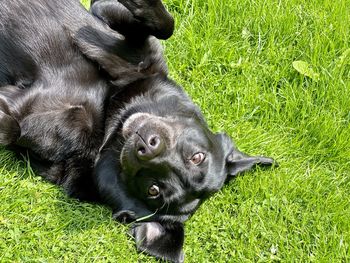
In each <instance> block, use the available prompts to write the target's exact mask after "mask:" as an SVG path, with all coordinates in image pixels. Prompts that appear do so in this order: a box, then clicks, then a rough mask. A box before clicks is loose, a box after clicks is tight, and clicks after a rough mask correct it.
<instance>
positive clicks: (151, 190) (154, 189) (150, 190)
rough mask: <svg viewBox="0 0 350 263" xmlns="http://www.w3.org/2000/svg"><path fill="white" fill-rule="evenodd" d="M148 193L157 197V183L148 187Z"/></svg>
mask: <svg viewBox="0 0 350 263" xmlns="http://www.w3.org/2000/svg"><path fill="white" fill-rule="evenodd" d="M148 195H149V196H150V197H158V196H159V187H158V186H157V185H155V184H154V185H152V186H150V188H148Z"/></svg>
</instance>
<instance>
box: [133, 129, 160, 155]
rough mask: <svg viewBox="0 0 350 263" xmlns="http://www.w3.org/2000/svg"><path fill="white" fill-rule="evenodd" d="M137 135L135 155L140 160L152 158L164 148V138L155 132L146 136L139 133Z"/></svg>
mask: <svg viewBox="0 0 350 263" xmlns="http://www.w3.org/2000/svg"><path fill="white" fill-rule="evenodd" d="M139 137H140V138H139V140H138V142H137V145H136V156H137V158H139V159H140V160H144V161H145V160H152V159H153V158H155V157H157V156H158V155H159V154H160V153H162V152H163V150H164V149H165V144H164V140H163V139H162V138H161V137H160V136H159V135H157V134H150V135H148V136H146V138H143V137H142V136H141V135H140V134H139Z"/></svg>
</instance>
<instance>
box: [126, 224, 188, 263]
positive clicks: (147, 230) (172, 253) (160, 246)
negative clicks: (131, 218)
mask: <svg viewBox="0 0 350 263" xmlns="http://www.w3.org/2000/svg"><path fill="white" fill-rule="evenodd" d="M131 233H132V235H133V236H134V238H135V241H136V247H137V249H138V250H139V251H141V252H145V253H147V254H149V255H152V256H155V257H157V258H159V259H162V260H167V261H171V262H176V263H182V262H184V254H183V251H182V247H183V243H184V226H183V224H182V223H179V222H171V223H170V224H165V223H163V222H146V223H137V224H135V225H134V226H133V227H132V229H131Z"/></svg>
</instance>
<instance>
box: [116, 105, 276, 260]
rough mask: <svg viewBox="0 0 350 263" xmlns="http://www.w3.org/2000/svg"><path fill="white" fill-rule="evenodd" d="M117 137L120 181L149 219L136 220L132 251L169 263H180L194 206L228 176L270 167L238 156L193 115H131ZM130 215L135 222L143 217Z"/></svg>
mask: <svg viewBox="0 0 350 263" xmlns="http://www.w3.org/2000/svg"><path fill="white" fill-rule="evenodd" d="M174 110H175V109H174ZM120 133H121V136H122V138H123V143H122V145H123V146H122V149H121V152H120V166H121V171H122V172H121V174H120V176H121V177H122V180H123V182H124V183H125V185H126V188H127V190H128V192H129V193H130V196H132V197H133V198H135V199H137V200H138V201H139V202H141V203H142V204H144V205H145V206H146V207H147V208H148V210H149V211H151V215H152V216H150V217H147V216H146V217H144V218H142V219H140V218H139V220H138V221H139V222H138V223H137V224H135V225H134V227H133V228H132V234H133V236H134V237H135V239H136V243H137V246H138V248H139V249H140V250H142V251H147V252H148V253H149V254H152V255H155V256H157V257H160V258H166V259H168V260H169V259H170V260H172V261H174V262H181V261H182V260H183V253H182V245H183V240H184V230H183V222H184V221H185V220H187V219H188V218H189V217H190V216H191V215H192V214H193V213H194V212H195V211H196V209H197V208H198V207H199V206H200V204H201V203H202V202H203V201H204V200H205V199H206V198H207V197H209V196H210V195H211V194H213V193H215V192H217V191H218V190H220V189H221V188H222V186H223V185H224V183H225V182H226V181H227V180H228V179H229V178H230V177H233V176H236V175H237V174H239V173H242V172H245V171H247V170H250V169H251V168H253V167H254V166H255V165H257V164H258V165H263V166H271V165H272V164H273V162H274V161H273V159H271V158H266V157H250V156H248V155H246V154H243V153H242V152H240V151H238V150H237V149H236V148H235V146H234V145H233V143H232V141H231V139H230V138H229V137H228V136H227V135H225V134H222V133H219V134H214V133H212V132H211V131H210V130H209V128H208V127H207V125H206V124H205V122H204V121H203V120H202V119H201V118H200V117H196V116H194V115H193V114H189V115H188V116H183V115H181V114H179V115H177V114H174V115H172V116H171V117H164V116H159V115H157V114H152V113H145V112H138V113H134V114H131V115H130V116H129V117H128V118H126V120H125V121H124V122H123V125H122V129H121V132H120ZM132 212H133V215H136V218H138V217H143V216H144V215H142V213H141V212H140V213H141V214H139V211H132ZM123 216H125V214H123ZM145 221H147V222H145Z"/></svg>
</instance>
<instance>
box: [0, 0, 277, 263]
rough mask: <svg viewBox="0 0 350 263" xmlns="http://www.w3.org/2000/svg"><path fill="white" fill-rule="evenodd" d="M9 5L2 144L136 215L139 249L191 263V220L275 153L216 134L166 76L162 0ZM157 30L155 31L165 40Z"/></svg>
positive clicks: (76, 192) (0, 66) (0, 91)
mask: <svg viewBox="0 0 350 263" xmlns="http://www.w3.org/2000/svg"><path fill="white" fill-rule="evenodd" d="M91 10H92V13H93V15H92V14H90V13H88V12H87V11H85V9H84V8H83V7H82V6H81V5H80V3H79V2H78V0H61V1H56V0H33V1H29V2H28V1H25V0H12V1H1V2H0V144H2V145H6V146H8V147H10V148H12V149H14V150H15V151H17V152H22V151H27V152H28V153H29V156H30V158H31V163H32V165H33V167H34V168H35V169H36V170H37V172H38V173H39V174H40V175H41V176H43V177H44V178H46V179H47V180H49V181H51V182H53V183H55V184H58V185H61V186H62V187H63V188H64V189H65V190H66V192H67V193H68V194H69V195H70V196H72V197H76V198H79V199H81V200H88V201H98V202H103V203H105V204H108V205H109V206H110V207H111V208H112V209H113V216H114V217H115V218H116V219H117V220H119V221H121V222H128V223H129V222H133V221H136V223H134V224H133V227H132V233H133V235H134V237H135V239H136V244H137V247H138V249H140V250H142V251H146V252H148V253H149V254H151V255H154V256H156V257H158V258H162V259H167V260H171V261H175V262H182V261H183V253H182V245H183V239H184V230H183V222H184V221H185V220H186V219H188V218H189V216H190V215H192V214H193V213H194V211H195V210H196V209H197V208H198V207H199V205H200V204H201V203H202V202H203V200H205V199H206V198H207V197H208V196H210V195H211V194H213V193H215V192H217V191H218V190H219V189H220V188H221V187H222V186H223V184H224V183H225V182H226V181H228V179H230V178H231V177H234V176H235V175H237V174H238V173H241V172H244V171H247V170H249V169H251V168H253V167H254V166H255V165H257V164H259V165H264V166H270V165H272V164H273V163H274V161H273V159H271V158H266V157H250V156H248V155H246V154H243V153H241V152H240V151H238V150H237V149H236V148H235V147H234V145H233V143H232V141H231V140H230V138H229V137H228V136H226V135H225V134H222V133H220V134H214V133H212V132H211V131H210V130H209V128H208V127H207V124H206V122H205V120H204V117H203V116H202V114H201V112H200V110H199V109H198V108H197V107H196V106H195V105H194V104H193V103H192V101H191V100H190V98H189V97H188V96H187V95H186V94H185V93H184V91H183V90H182V89H181V87H179V86H178V85H176V83H174V82H173V81H171V80H170V79H169V78H168V77H167V67H166V64H165V62H164V60H163V56H162V51H161V48H160V45H159V41H158V39H166V38H168V37H170V36H171V35H172V32H173V27H174V22H173V19H172V17H171V16H170V15H169V13H168V12H167V11H166V10H165V8H164V6H163V5H162V3H161V2H160V0H119V1H117V0H101V1H92V9H91ZM157 38H158V39H157Z"/></svg>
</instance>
